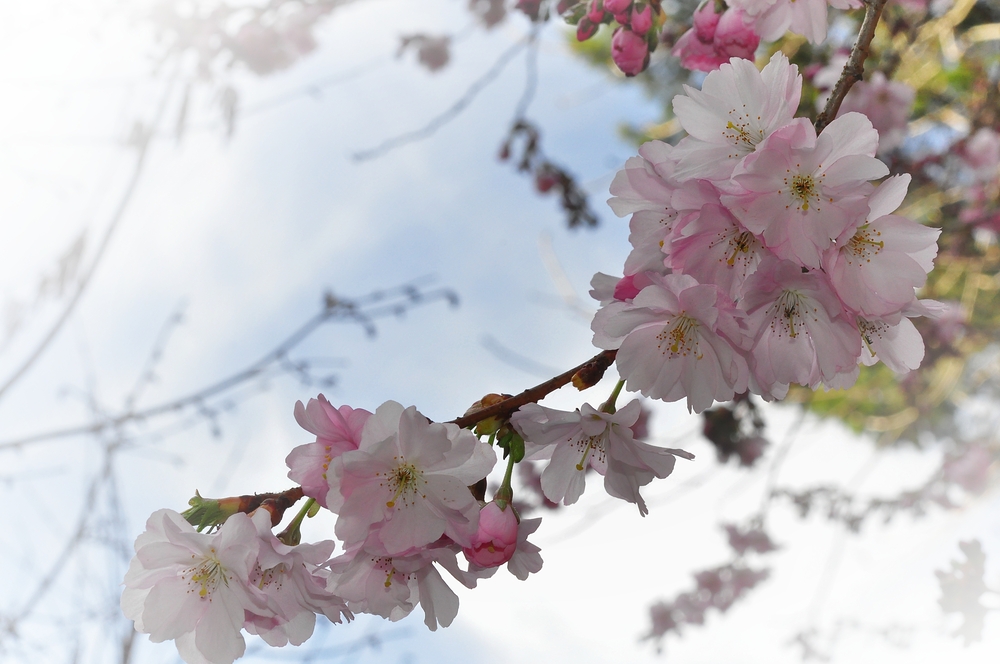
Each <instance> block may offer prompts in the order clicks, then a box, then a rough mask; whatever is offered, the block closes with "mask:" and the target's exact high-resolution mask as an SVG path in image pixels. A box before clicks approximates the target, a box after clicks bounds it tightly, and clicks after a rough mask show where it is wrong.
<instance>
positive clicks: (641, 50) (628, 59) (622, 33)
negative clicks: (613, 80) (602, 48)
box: [611, 28, 649, 76]
mask: <svg viewBox="0 0 1000 664" xmlns="http://www.w3.org/2000/svg"><path fill="white" fill-rule="evenodd" d="M611 59H612V60H614V61H615V64H616V65H618V68H619V69H621V70H622V72H623V73H624V74H625V75H626V76H635V75H636V74H638V73H640V72H642V70H643V69H645V68H646V64H647V63H648V62H649V45H648V44H647V43H646V40H645V38H643V37H641V36H639V35H637V34H635V33H634V32H632V31H631V30H629V29H627V28H618V29H617V30H615V34H614V36H612V37H611Z"/></svg>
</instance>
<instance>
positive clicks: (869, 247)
mask: <svg viewBox="0 0 1000 664" xmlns="http://www.w3.org/2000/svg"><path fill="white" fill-rule="evenodd" d="M881 236H882V233H880V232H879V231H873V230H872V229H871V228H869V227H868V226H864V227H862V228H860V229H859V230H858V232H857V233H855V234H854V235H853V236H852V237H851V239H850V240H848V241H847V253H848V255H849V256H853V257H855V258H857V259H858V262H861V261H865V262H866V263H871V262H872V258H873V257H875V256H877V255H878V253H879V252H880V251H882V249H884V248H885V242H883V241H882V240H876V239H875V238H878V237H881ZM848 262H850V258H848Z"/></svg>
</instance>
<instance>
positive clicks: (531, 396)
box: [450, 350, 618, 428]
mask: <svg viewBox="0 0 1000 664" xmlns="http://www.w3.org/2000/svg"><path fill="white" fill-rule="evenodd" d="M617 354H618V351H617V350H605V351H602V352H600V353H598V354H597V355H595V356H594V357H592V358H590V359H589V360H587V361H586V362H584V363H583V364H581V365H579V366H576V367H573V368H572V369H570V370H569V371H566V372H563V373H561V374H559V375H558V376H556V377H555V378H550V379H548V380H547V381H545V382H544V383H540V384H539V385H536V386H534V387H530V388H528V389H526V390H525V391H524V392H521V393H520V394H518V395H517V396H513V397H508V398H506V399H504V400H503V401H501V402H500V403H496V404H493V405H492V406H489V407H487V408H480V409H479V410H477V411H475V412H473V413H468V414H466V415H463V416H462V417H458V418H455V419H454V420H451V422H450V424H457V425H458V426H460V427H463V428H464V427H468V426H472V425H473V424H476V423H477V422H481V421H482V420H485V419H487V418H489V417H495V416H497V415H510V414H511V413H513V412H514V411H515V410H517V409H518V408H520V407H521V406H523V405H525V404H528V403H534V402H536V401H538V400H540V399H542V398H543V397H545V396H546V395H548V394H549V393H550V392H555V391H556V390H558V389H559V388H560V387H562V386H563V385H566V384H567V383H569V382H570V381H572V382H573V384H574V385H575V386H576V387H577V388H578V389H581V390H585V389H587V388H588V387H591V386H593V385H595V384H597V382H598V381H599V380H601V377H602V376H604V372H605V371H607V369H608V367H610V366H611V363H612V362H614V361H615V355H617Z"/></svg>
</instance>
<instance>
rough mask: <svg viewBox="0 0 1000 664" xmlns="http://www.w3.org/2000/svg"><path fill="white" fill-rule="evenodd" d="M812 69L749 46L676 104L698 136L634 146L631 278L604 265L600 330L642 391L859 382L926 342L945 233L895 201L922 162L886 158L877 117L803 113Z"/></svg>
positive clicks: (622, 185)
mask: <svg viewBox="0 0 1000 664" xmlns="http://www.w3.org/2000/svg"><path fill="white" fill-rule="evenodd" d="M801 85H802V79H801V76H799V74H798V70H797V68H796V67H795V66H794V65H791V64H789V63H788V61H787V59H786V58H785V56H784V55H782V54H781V53H780V52H779V53H776V54H775V55H774V56H773V57H772V58H771V60H770V62H769V63H768V64H767V66H765V67H764V69H763V71H758V70H757V69H756V67H754V65H753V63H751V62H749V61H747V60H741V59H738V58H733V59H732V60H731V61H730V62H729V63H728V64H726V65H723V66H722V67H721V68H720V69H719V70H717V71H715V72H712V73H710V74H709V75H708V76H707V77H706V79H705V81H704V84H703V86H702V89H701V90H694V89H692V88H686V92H687V95H679V96H677V97H676V98H675V99H674V103H673V106H674V112H675V114H676V116H677V118H678V120H679V121H680V123H681V124H682V126H683V127H684V129H685V130H687V132H688V134H689V135H688V136H687V137H686V138H684V139H682V140H681V141H680V142H679V143H678V144H677V145H676V146H672V145H668V144H666V143H662V142H657V141H653V142H650V143H646V144H645V145H643V146H642V147H641V148H640V149H639V156H638V157H633V158H631V159H629V160H628V162H627V163H626V165H625V168H624V170H622V171H620V172H619V173H618V175H617V176H616V177H615V180H614V182H613V183H612V185H611V193H612V194H613V196H614V197H613V198H612V199H611V200H610V201H609V203H610V205H611V207H612V209H613V210H614V211H615V212H616V213H617V214H618V215H619V216H625V215H628V214H631V215H632V218H631V221H630V230H631V234H630V236H629V239H630V242H631V244H632V247H633V250H632V252H631V254H630V255H629V256H628V258H627V259H626V261H625V266H624V272H625V274H624V276H623V277H622V278H614V277H609V276H607V275H602V274H598V275H597V276H596V277H595V278H594V281H593V286H594V290H593V291H592V294H594V296H595V297H596V298H597V299H599V300H600V301H601V303H602V308H601V309H600V310H599V311H598V313H597V315H596V316H595V318H594V320H593V323H592V328H593V331H594V344H595V345H596V346H598V347H599V348H604V349H617V351H618V352H617V358H616V363H617V366H618V369H619V372H620V373H621V375H622V377H623V378H624V379H626V380H627V387H628V388H629V389H630V390H632V391H639V392H642V394H644V395H645V396H647V397H651V398H656V399H663V400H665V401H677V400H680V399H687V405H688V408H689V409H692V410H694V411H697V412H701V411H703V410H705V409H706V408H708V407H710V406H711V405H712V403H713V402H714V401H728V400H731V399H732V398H733V397H734V396H735V395H737V394H741V393H744V392H746V391H750V392H753V393H755V394H759V395H761V396H762V397H764V398H765V399H768V400H770V399H778V398H782V397H783V396H784V395H785V394H786V393H787V391H788V388H789V385H790V384H792V383H797V384H801V385H807V386H809V387H812V388H816V387H819V386H820V385H823V386H826V387H828V388H839V387H848V386H850V385H852V384H853V383H854V381H855V380H856V378H857V376H858V371H859V370H858V365H859V364H865V365H870V364H874V363H875V362H877V361H879V360H881V361H882V362H883V363H884V364H886V365H887V366H888V367H890V368H891V369H892V370H894V371H896V372H898V373H905V372H907V371H910V370H912V369H915V368H916V367H917V366H919V364H920V361H921V359H922V357H923V352H924V346H923V342H922V340H921V338H920V335H919V333H918V332H917V330H916V328H915V327H914V325H913V323H912V322H911V321H910V318H912V317H916V316H920V315H928V314H932V313H934V312H936V311H937V310H938V306H937V303H934V302H931V301H921V300H918V299H917V297H916V289H917V288H920V287H921V286H923V284H924V282H925V279H926V275H927V273H928V272H929V271H930V270H931V269H932V267H933V264H932V262H933V259H934V257H935V256H936V255H937V242H936V241H937V236H938V234H939V231H938V230H936V229H931V228H927V227H925V226H922V225H920V224H917V223H915V222H913V221H910V220H909V219H906V218H904V217H902V216H899V215H897V214H894V213H895V211H896V209H897V208H898V207H899V205H900V204H901V203H902V201H903V198H904V196H905V195H906V189H907V185H908V183H909V176H908V175H905V174H903V175H895V176H893V177H889V178H887V179H885V180H884V181H883V182H882V183H881V184H879V185H877V186H876V185H875V184H873V181H874V180H878V179H881V178H884V177H885V176H887V175H888V174H889V169H888V168H887V167H886V166H885V164H884V163H883V162H881V161H879V160H878V159H876V158H875V154H876V151H877V150H878V144H879V135H878V132H877V131H876V130H875V129H874V128H873V126H872V123H871V122H870V121H869V120H868V118H867V117H865V116H864V115H862V114H860V113H854V112H851V113H845V114H843V115H841V116H840V117H838V118H837V119H836V120H834V121H833V122H831V123H830V124H829V125H828V126H827V127H826V128H825V129H823V131H822V132H821V133H819V135H817V134H816V131H815V129H814V128H813V126H812V124H811V123H810V122H809V121H808V120H807V119H805V118H795V117H794V115H795V111H796V109H797V108H798V105H799V96H800V91H801Z"/></svg>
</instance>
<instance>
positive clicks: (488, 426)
mask: <svg viewBox="0 0 1000 664" xmlns="http://www.w3.org/2000/svg"><path fill="white" fill-rule="evenodd" d="M509 398H510V395H509V394H493V393H490V394H487V395H486V396H485V397H483V398H482V399H480V400H479V401H477V402H476V403H474V404H472V407H470V408H469V410H467V411H465V414H466V415H472V414H473V413H475V412H476V411H480V410H482V409H484V408H489V407H490V406H495V405H496V404H498V403H501V402H503V401H506V400H507V399H509ZM503 422H504V418H502V417H487V418H486V419H485V420H480V421H479V422H477V423H476V425H475V426H474V427H473V429H472V430H473V431H474V432H475V433H476V435H477V436H489V435H490V434H494V433H496V432H497V431H499V430H500V427H501V426H502V425H503Z"/></svg>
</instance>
